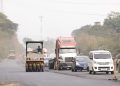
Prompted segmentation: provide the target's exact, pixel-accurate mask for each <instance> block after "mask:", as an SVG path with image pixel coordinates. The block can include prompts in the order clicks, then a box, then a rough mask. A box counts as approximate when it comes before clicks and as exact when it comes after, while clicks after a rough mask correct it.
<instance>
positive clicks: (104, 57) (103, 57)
mask: <svg viewBox="0 0 120 86" xmlns="http://www.w3.org/2000/svg"><path fill="white" fill-rule="evenodd" d="M94 58H95V59H111V55H110V54H94Z"/></svg>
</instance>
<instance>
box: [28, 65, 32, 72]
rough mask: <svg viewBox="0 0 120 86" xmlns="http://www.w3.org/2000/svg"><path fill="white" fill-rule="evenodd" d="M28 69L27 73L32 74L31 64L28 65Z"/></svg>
mask: <svg viewBox="0 0 120 86" xmlns="http://www.w3.org/2000/svg"><path fill="white" fill-rule="evenodd" d="M28 68H29V72H32V64H29V65H28Z"/></svg>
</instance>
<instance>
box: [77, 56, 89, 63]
mask: <svg viewBox="0 0 120 86" xmlns="http://www.w3.org/2000/svg"><path fill="white" fill-rule="evenodd" d="M76 61H79V62H89V61H90V59H89V58H88V57H87V56H83V57H82V56H80V57H76Z"/></svg>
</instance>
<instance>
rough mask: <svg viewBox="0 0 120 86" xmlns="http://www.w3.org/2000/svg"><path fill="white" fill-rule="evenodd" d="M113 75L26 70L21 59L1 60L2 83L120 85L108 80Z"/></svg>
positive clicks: (0, 79) (18, 85)
mask: <svg viewBox="0 0 120 86" xmlns="http://www.w3.org/2000/svg"><path fill="white" fill-rule="evenodd" d="M112 77H113V76H112V75H110V74H109V75H106V74H105V73H98V74H97V75H89V74H88V73H87V72H85V71H84V72H71V71H54V70H50V71H49V72H47V71H45V72H25V68H24V64H23V63H21V62H20V61H19V59H16V60H11V59H5V60H3V61H1V62H0V83H16V84H17V85H14V86H120V81H112V80H108V78H112ZM0 86H4V85H0Z"/></svg>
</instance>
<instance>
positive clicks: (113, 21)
mask: <svg viewBox="0 0 120 86" xmlns="http://www.w3.org/2000/svg"><path fill="white" fill-rule="evenodd" d="M119 31H120V13H118V12H112V13H111V14H109V15H108V17H107V18H106V19H105V20H104V24H103V25H85V26H83V27H81V28H80V29H76V30H74V31H73V32H72V35H73V36H74V37H75V39H76V42H77V48H79V49H80V51H81V53H83V54H88V52H89V51H90V50H96V49H106V50H109V51H111V52H112V54H113V56H115V55H116V54H118V53H120V38H119V37H120V33H119Z"/></svg>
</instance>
